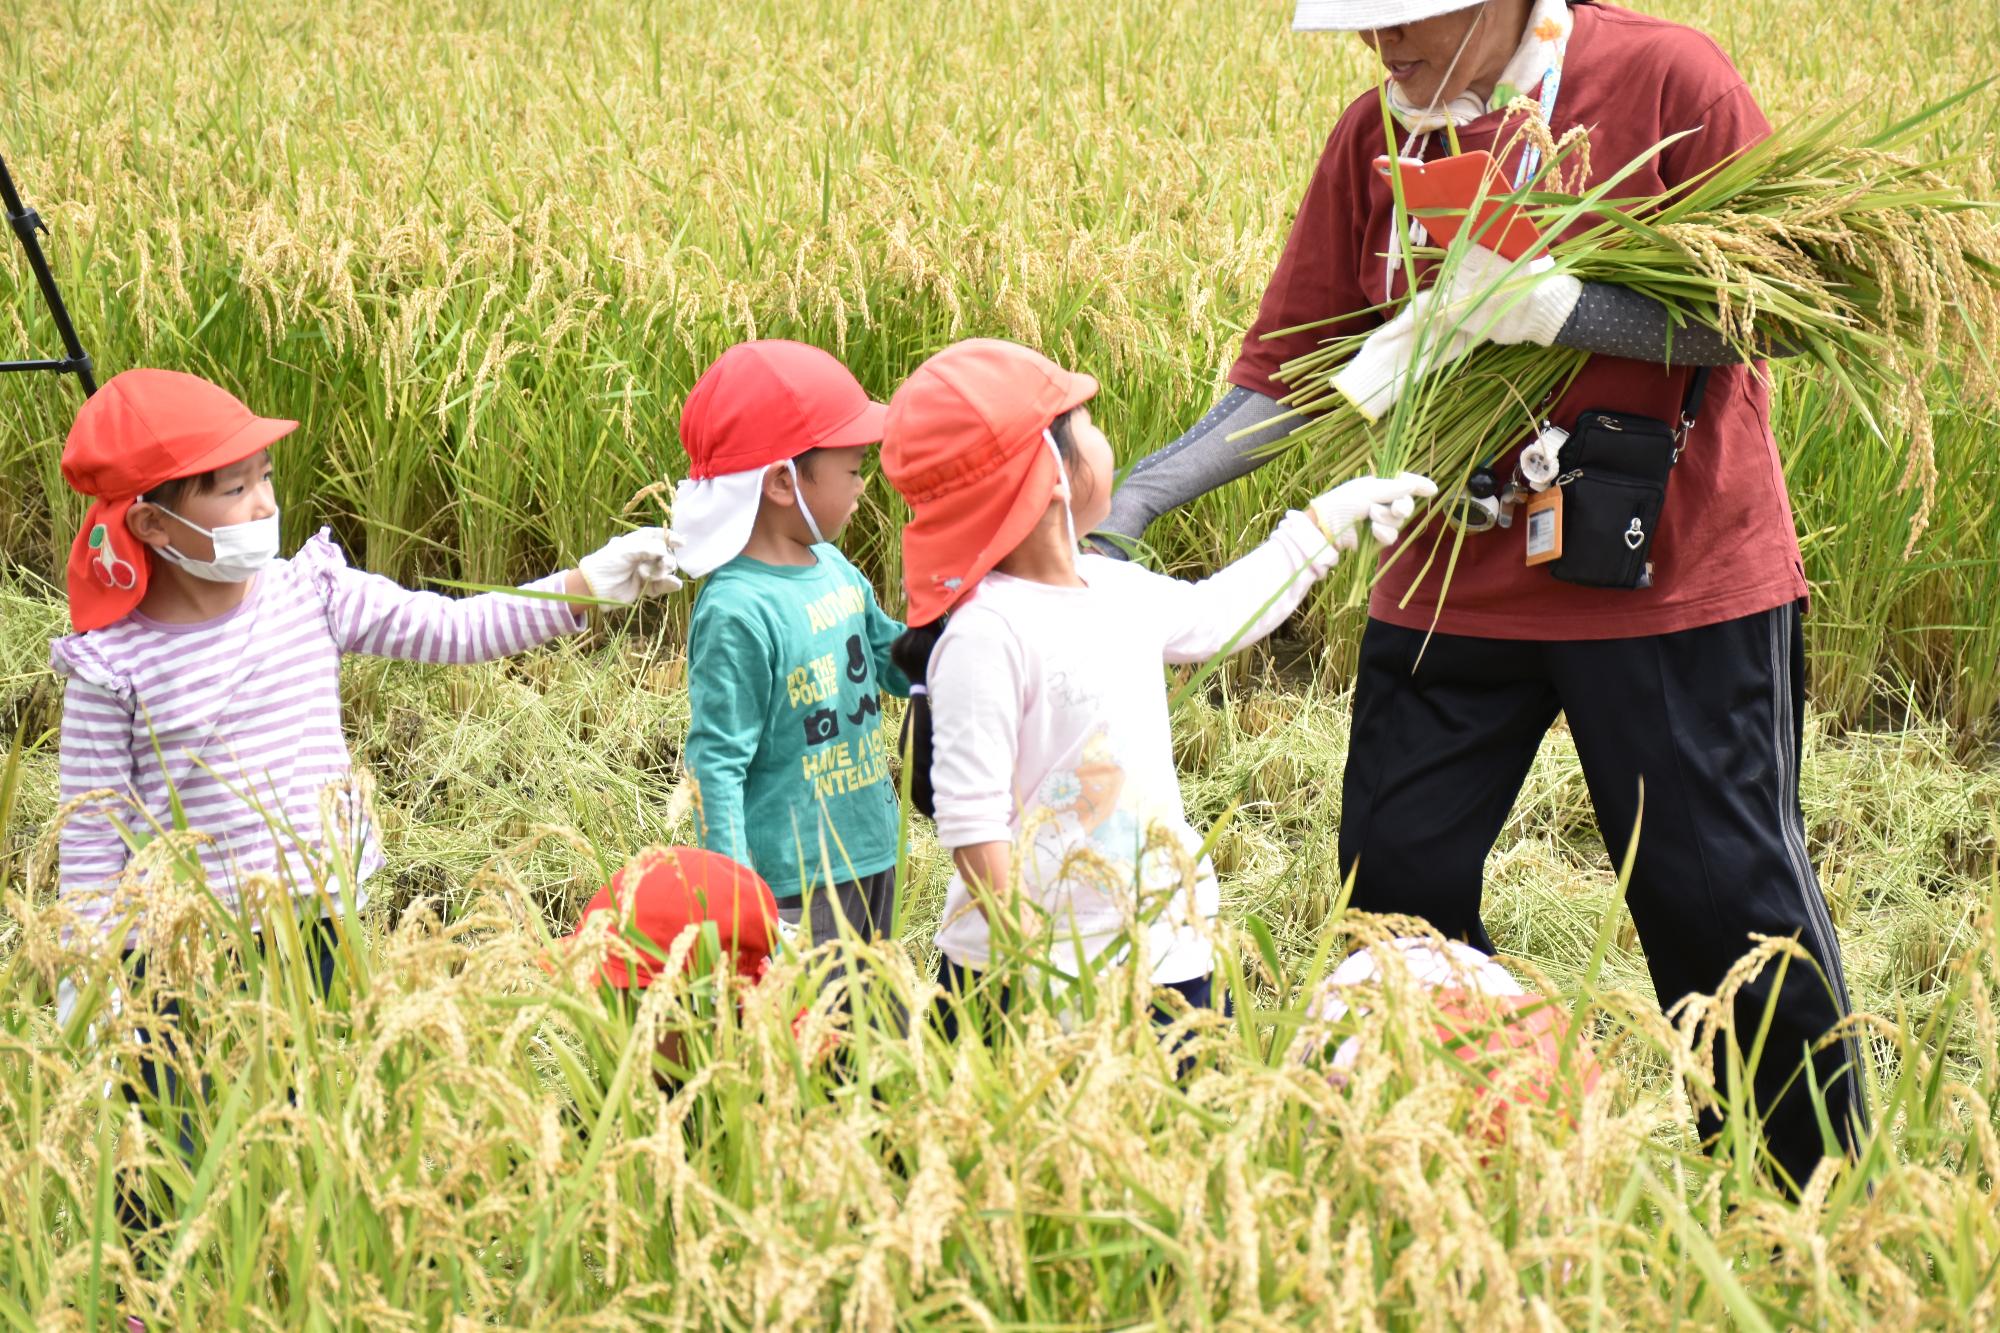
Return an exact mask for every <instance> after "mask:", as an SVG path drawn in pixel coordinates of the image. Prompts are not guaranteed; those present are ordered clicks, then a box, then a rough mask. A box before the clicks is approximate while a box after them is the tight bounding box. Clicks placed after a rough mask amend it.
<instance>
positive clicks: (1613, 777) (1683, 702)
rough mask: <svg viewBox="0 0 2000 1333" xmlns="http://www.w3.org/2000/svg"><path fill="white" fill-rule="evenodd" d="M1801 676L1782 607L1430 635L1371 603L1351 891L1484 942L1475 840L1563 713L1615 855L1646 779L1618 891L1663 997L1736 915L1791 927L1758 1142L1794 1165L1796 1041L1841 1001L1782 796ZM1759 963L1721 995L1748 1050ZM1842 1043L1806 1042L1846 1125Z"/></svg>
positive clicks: (1731, 933) (1351, 813)
mask: <svg viewBox="0 0 2000 1333" xmlns="http://www.w3.org/2000/svg"><path fill="white" fill-rule="evenodd" d="M1420 649H1421V653H1422V656H1421V659H1420V658H1419V650H1420ZM1804 682H1805V655H1804V650H1803V648H1802V646H1801V644H1800V642H1799V608H1798V607H1797V606H1783V607H1779V608H1778V609H1776V610H1773V611H1767V612H1763V613H1761V614H1758V615H1753V616H1745V617H1743V618H1742V619H1740V620H1732V621H1726V622H1724V623H1722V624H1719V625H1709V626H1704V627H1703V628H1700V629H1692V630H1683V631H1680V632H1678V633H1673V634H1660V635H1654V636H1650V637H1645V638H1634V639H1608V640H1599V641H1565V642H1555V643H1537V642H1526V641H1519V640H1502V639H1473V638H1462V637H1458V636H1453V635H1443V634H1440V635H1433V636H1431V637H1430V640H1429V643H1428V644H1426V643H1425V636H1424V634H1423V633H1422V632H1420V631H1416V630H1407V629H1401V628H1398V627H1396V626H1393V625H1388V624H1384V623H1382V622H1380V621H1372V620H1371V621H1370V622H1369V624H1368V629H1367V633H1366V634H1365V635H1364V636H1363V638H1362V641H1361V665H1360V674H1359V677H1358V680H1357V684H1356V688H1355V702H1354V731H1353V737H1352V741H1351V744H1350V747H1349V753H1348V761H1347V774H1346V779H1345V783H1344V785H1343V788H1342V796H1341V821H1340V861H1341V866H1342V867H1343V869H1344V870H1349V871H1351V872H1352V873H1353V874H1354V876H1355V888H1354V898H1353V905H1354V906H1355V907H1357V908H1360V909H1363V910H1366V911H1372V912H1404V913H1409V914H1411V915H1415V916H1421V917H1423V918H1425V919H1426V920H1428V921H1429V922H1430V923H1431V924H1432V925H1434V926H1435V927H1437V929H1438V930H1439V931H1440V932H1441V933H1443V934H1444V935H1446V936H1449V937H1452V938H1458V939H1463V940H1466V941H1467V942H1469V943H1471V944H1474V945H1477V946H1478V947H1480V948H1482V949H1490V948H1491V947H1492V946H1491V943H1490V942H1489V941H1488V939H1487V937H1486V930H1485V927H1484V926H1483V925H1482V924H1481V922H1480V917H1479V906H1480V890H1481V875H1482V871H1483V869H1484V866H1485V862H1486V855H1487V853H1488V852H1489V851H1490V850H1491V849H1492V846H1493V841H1494V839H1495V838H1497V837H1498V836H1499V834H1500V830H1501V828H1502V826H1503V825H1504V824H1505V823H1506V820H1507V816H1508V813H1509V812H1510V811H1511V810H1512V808H1513V805H1514V800H1515V797H1516V796H1517V795H1519V793H1520V789H1521V783H1522V781H1523V780H1524V779H1525V778H1526V776H1527V773H1528V767H1529V765H1530V763H1531V762H1532V761H1533V760H1534V757H1535V751H1536V750H1537V749H1538V748H1539V747H1540V745H1541V743H1542V737H1543V735H1544V734H1546V733H1547V731H1548V729H1549V726H1550V724H1552V723H1553V722H1554V721H1555V719H1556V716H1557V714H1558V713H1563V714H1566V715H1567V716H1568V718H1569V727H1570V732H1571V734H1572V735H1573V736H1574V737H1575V740H1576V748H1577V753H1578V755H1579V757H1580V758H1581V760H1582V763H1583V773H1584V778H1585V781H1586V782H1587V783H1588V784H1589V787H1590V796H1591V801H1592V803H1593V804H1594V805H1595V806H1596V808H1597V821H1598V827H1599V829H1600V830H1601V831H1602V832H1603V835H1604V841H1605V844H1606V846H1607V847H1609V848H1610V849H1611V856H1612V860H1613V862H1614V863H1617V862H1620V861H1622V860H1623V857H1624V852H1625V848H1626V845H1627V843H1628V842H1629V840H1630V838H1631V834H1632V828H1633V823H1634V821H1635V820H1637V819H1639V818H1640V815H1639V799H1640V789H1641V784H1642V783H1643V784H1644V791H1645V813H1644V818H1643V823H1642V827H1641V830H1640V836H1639V849H1638V856H1637V859H1636V862H1635V864H1634V865H1633V869H1632V877H1631V881H1630V883H1629V885H1628V888H1627V902H1628V903H1629V905H1630V907H1631V909H1632V917H1633V920H1634V922H1635V923H1636V924H1637V926H1638V929H1639V938H1640V942H1641V943H1642V944H1643V945H1644V947H1645V950H1646V960H1647V963H1648V965H1649V966H1650V968H1651V970H1652V974H1653V983H1654V986H1655V987H1656V988H1657V990H1658V991H1659V996H1660V1002H1661V1004H1662V1005H1671V1004H1672V1003H1673V1002H1674V1001H1675V1000H1677V999H1679V998H1680V997H1681V996H1683V995H1686V994H1688V993H1689V992H1692V991H1700V992H1712V991H1714V990H1715V989H1716V987H1717V985H1718V983H1720V982H1721V980H1722V977H1723V974H1724V973H1725V972H1727V971H1728V969H1729V967H1730V965H1731V964H1732V963H1734V962H1735V961H1736V960H1737V959H1738V958H1740V957H1741V956H1742V955H1743V954H1744V953H1745V952H1746V951H1747V950H1748V949H1749V948H1750V947H1751V940H1750V936H1751V935H1752V934H1753V933H1755V934H1764V935H1778V936H1793V937H1796V938H1797V939H1798V940H1799V941H1800V943H1802V944H1803V945H1804V946H1805V947H1806V948H1807V949H1808V950H1810V951H1811V953H1812V956H1813V958H1814V959H1815V960H1816V961H1817V962H1818V963H1819V966H1820V969H1821V971H1823V972H1824V973H1825V976H1824V978H1822V977H1821V976H1819V975H1816V974H1815V973H1814V972H1813V970H1812V969H1811V968H1808V967H1805V966H1804V965H1803V964H1800V963H1797V962H1794V963H1793V964H1792V965H1791V967H1790V969H1789V971H1788V973H1787V976H1786V978H1785V983H1784V988H1783V993H1782V995H1781V997H1780V999H1779V1002H1778V1005H1777V1010H1776V1014H1775V1016H1774V1018H1773V1020H1772V1025H1771V1031H1770V1035H1769V1037H1768V1039H1767V1041H1766V1049H1765V1052H1764V1056H1763V1059H1762V1061H1761V1063H1760V1066H1759V1068H1758V1071H1757V1078H1756V1093H1757V1102H1758V1106H1759V1108H1760V1110H1762V1111H1763V1112H1764V1114H1765V1115H1766V1117H1767V1119H1766V1126H1767V1135H1768V1141H1769V1143H1770V1147H1771V1151H1772V1153H1773V1155H1774V1156H1775V1157H1776V1158H1777V1160H1778V1162H1779V1163H1780V1164H1781V1165H1782V1166H1783V1167H1784V1168H1785V1170H1786V1171H1787V1172H1788V1173H1789V1174H1790V1175H1791V1176H1792V1178H1793V1180H1794V1181H1795V1182H1797V1183H1799V1184H1803V1183H1804V1181H1805V1178H1806V1176H1807V1175H1808V1174H1809V1173H1810V1172H1811V1170H1812V1168H1813V1166H1814V1164H1815V1163H1816V1162H1817V1161H1818V1159H1819V1157H1820V1156H1821V1137H1820V1133H1819V1129H1818V1126H1817V1124H1816V1121H1815V1118H1814V1113H1813V1108H1812V1101H1811V1095H1810V1093H1809V1092H1808V1090H1807V1089H1806V1087H1805V1080H1804V1078H1803V1077H1802V1075H1801V1062H1802V1060H1803V1052H1804V1050H1805V1049H1806V1047H1807V1046H1808V1045H1810V1044H1812V1043H1815V1042H1817V1041H1818V1039H1819V1038H1820V1037H1822V1036H1823V1035H1825V1033H1826V1032H1827V1031H1828V1030H1829V1029H1830V1028H1831V1027H1832V1026H1833V1025H1834V1024H1835V1023H1836V1022H1837V1021H1838V1020H1839V1019H1840V1018H1842V1017H1843V1016H1845V1015H1846V1013H1847V1012H1848V998H1847V982H1846V978H1845V976H1844V974H1843V973H1842V971H1841V962H1840V945H1839V942H1838V941H1837V940H1836V939H1835V938H1834V930H1833V921H1832V918H1831V917H1830V916H1829V915H1828V913H1827V909H1826V900H1825V899H1824V897H1823V896H1822V895H1821V893H1820V889H1819V883H1818V880H1817V879H1816V877H1815V875H1814V872H1813V867H1812V862H1811V860H1810V859H1809V858H1808V856H1807V853H1806V838H1805V821H1804V819H1803V817H1802V816H1801V814H1800V812H1799V746H1800V732H1801V728H1802V720H1801V708H1802V705H1803V702H1804V695H1805V684H1804ZM1774 970H1775V968H1773V969H1767V971H1766V975H1765V977H1764V978H1763V979H1761V980H1760V981H1759V983H1758V984H1756V985H1753V986H1750V987H1746V988H1745V990H1744V991H1743V992H1742V999H1741V1000H1740V1002H1739V1004H1738V1006H1737V1020H1738V1027H1739V1031H1740V1032H1742V1033H1743V1037H1742V1041H1743V1045H1744V1047H1745V1049H1746V1051H1747V1049H1748V1047H1749V1045H1750V1041H1751V1039H1752V1037H1753V1036H1754V1034H1755V1032H1756V1031H1757V1025H1758V1023H1759V1022H1760V1021H1761V1015H1762V1012H1763V1008H1764V1004H1765V1002H1766V1000H1767V999H1768V997H1769V995H1770V989H1771V988H1770V981H1771V974H1772V972H1773V971H1774ZM1858 1058H1859V1051H1858V1048H1857V1046H1856V1043H1854V1042H1852V1041H1847V1042H1842V1043H1838V1044H1835V1045H1833V1046H1830V1047H1829V1048H1827V1049H1826V1050H1823V1051H1821V1052H1820V1053H1819V1054H1818V1055H1817V1056H1815V1057H1814V1071H1815V1075H1816V1077H1817V1079H1818V1081H1819V1083H1820V1086H1821V1087H1822V1088H1823V1089H1824V1090H1825V1094H1826V1100H1827V1110H1828V1112H1829V1113H1830V1115H1831V1117H1832V1120H1833V1122H1834V1124H1835V1126H1836V1127H1837V1128H1838V1129H1839V1130H1840V1132H1841V1134H1842V1136H1843V1138H1844V1139H1845V1140H1846V1141H1847V1142H1849V1143H1851V1142H1852V1136H1853V1132H1854V1128H1855V1122H1857V1121H1863V1122H1864V1123H1865V1121H1864V1117H1865V1114H1866V1112H1865V1108H1864V1107H1863V1105H1862V1098H1861V1094H1860V1080H1859V1078H1858V1076H1857V1074H1856V1072H1855V1071H1856V1070H1857V1069H1858V1065H1857V1063H1856V1061H1858ZM1787 1084H1790V1085H1791V1086H1790V1088H1789V1090H1788V1091H1785V1092H1784V1093H1783V1094H1782V1095H1780V1089H1783V1088H1785V1087H1786V1085H1787ZM1714 1128H1715V1126H1714V1125H1713V1124H1708V1125H1705V1126H1704V1129H1705V1130H1707V1131H1711V1132H1712V1131H1713V1129H1714Z"/></svg>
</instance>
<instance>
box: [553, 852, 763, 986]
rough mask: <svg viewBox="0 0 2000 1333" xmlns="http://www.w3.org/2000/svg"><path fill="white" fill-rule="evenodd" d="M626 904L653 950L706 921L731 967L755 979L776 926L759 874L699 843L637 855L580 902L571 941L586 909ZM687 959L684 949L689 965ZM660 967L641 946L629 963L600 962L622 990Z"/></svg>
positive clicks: (619, 909)
mask: <svg viewBox="0 0 2000 1333" xmlns="http://www.w3.org/2000/svg"><path fill="white" fill-rule="evenodd" d="M628 907H629V909H630V911H631V914H632V927H633V929H635V930H637V931H638V932H639V935H640V936H641V937H642V938H643V939H645V940H648V941H650V942H651V944H652V946H653V949H654V950H655V951H656V952H658V953H660V954H665V953H667V952H668V951H670V950H671V949H672V948H673V947H674V941H675V940H677V939H679V938H680V935H681V932H682V931H684V930H686V929H687V928H688V927H689V926H691V925H698V924H700V923H701V922H704V921H713V922H714V923H715V932H716V936H717V938H718V939H719V940H720V942H721V944H722V948H723V951H724V952H726V953H729V954H732V955H734V957H735V962H736V970H737V972H738V973H739V974H741V975H743V976H746V977H750V976H755V975H756V974H757V970H758V969H759V968H760V967H761V966H762V965H763V963H764V961H765V960H766V959H767V958H769V957H770V956H771V943H772V940H773V939H774V937H775V936H776V935H777V931H778V901H777V899H776V898H775V897H773V896H772V894H771V886H770V885H768V884H766V883H765V882H764V879H763V876H761V875H759V874H758V873H757V872H756V871H754V870H752V869H750V868H749V867H747V866H741V865H738V864H737V863H736V862H734V861H732V860H730V859H729V858H728V857H726V856H721V855H718V854H717V853H715V852H711V851H705V850H703V849H702V848H699V847H649V848H647V849H646V850H645V851H643V852H640V853H639V854H638V855H637V856H635V857H633V858H632V860H631V862H630V863H629V864H627V865H626V867H625V868H624V869H623V870H620V871H619V872H618V873H617V874H616V875H613V876H612V877H611V883H610V884H609V885H608V886H607V887H605V888H602V889H599V890H598V891H597V895H596V896H595V897H593V898H592V899H591V900H590V901H589V902H588V903H587V904H585V905H584V909H583V916H582V918H581V919H579V920H578V922H577V930H576V931H572V932H570V938H571V939H575V938H576V935H577V931H581V930H582V929H583V924H584V922H586V921H588V920H590V915H591V913H593V912H616V913H621V914H622V913H623V912H624V911H626V910H627V908H628ZM619 919H620V920H622V919H623V918H622V916H621V917H620V918H619ZM614 929H616V927H615V926H614ZM693 963H694V956H693V955H692V954H690V955H689V956H688V965H689V966H692V965H693ZM659 970H660V962H659V960H658V959H655V958H652V957H650V956H648V955H647V954H646V952H645V951H644V950H641V951H640V954H639V959H638V961H637V962H636V963H635V964H634V965H632V966H631V967H630V968H628V967H627V966H626V962H625V960H624V959H623V958H620V957H617V956H616V955H613V956H610V957H607V958H606V959H605V960H604V980H605V981H606V982H608V983H609V984H611V985H613V986H617V987H619V988H621V989H630V988H633V987H638V988H642V989H643V988H644V987H646V986H650V985H652V983H653V978H654V977H655V976H656V975H658V973H659Z"/></svg>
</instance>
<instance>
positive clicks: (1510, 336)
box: [1333, 245, 1583, 421]
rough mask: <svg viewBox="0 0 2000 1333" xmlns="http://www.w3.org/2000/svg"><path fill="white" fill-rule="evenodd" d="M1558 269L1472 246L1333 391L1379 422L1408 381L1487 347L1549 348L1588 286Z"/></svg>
mask: <svg viewBox="0 0 2000 1333" xmlns="http://www.w3.org/2000/svg"><path fill="white" fill-rule="evenodd" d="M1554 263H1555V261H1553V260H1551V259H1550V258H1548V257H1547V256H1546V255H1544V256H1542V257H1541V258H1539V259H1534V260H1530V261H1528V262H1527V263H1520V264H1517V263H1515V262H1514V261H1513V260H1511V259H1505V258H1502V257H1501V256H1500V255H1498V254H1495V253H1494V252H1493V251H1491V250H1488V249H1487V248H1486V247H1485V246H1483V245H1475V246H1472V247H1471V248H1470V249H1468V250H1467V251H1466V252H1465V253H1464V254H1463V255H1461V256H1460V257H1459V259H1458V261H1457V263H1456V264H1455V265H1454V267H1453V268H1452V270H1451V272H1450V274H1448V275H1447V276H1446V277H1445V279H1444V280H1443V281H1442V282H1441V283H1440V284H1439V285H1438V286H1436V287H1431V288H1427V289H1425V290H1424V291H1421V292H1418V293H1417V294H1416V295H1415V296H1414V297H1412V298H1411V299H1410V302H1409V304H1408V305H1406V306H1404V307H1403V312H1402V313H1401V314H1399V315H1397V316H1396V317H1395V318H1394V319H1392V320H1390V321H1389V322H1388V323H1387V324H1384V325H1383V326H1382V327H1381V328H1379V329H1377V330H1375V332H1373V333H1371V334H1369V335H1368V339H1367V341H1365V342H1363V343H1362V344H1361V348H1360V350H1359V351H1357V352H1356V353H1355V354H1354V357H1353V359H1352V360H1350V361H1349V362H1348V363H1347V364H1346V365H1345V366H1343V367H1341V369H1340V372H1339V373H1338V374H1336V375H1335V376H1334V377H1333V387H1334V388H1336V389H1338V390H1340V392H1341V393H1342V394H1343V395H1344V396H1345V397H1346V398H1347V400H1348V401H1349V402H1350V403H1352V404H1354V406H1355V408H1356V410H1358V411H1359V412H1360V413H1361V415H1362V416H1364V417H1367V418H1368V419H1369V420H1370V421H1379V420H1381V418H1382V416H1383V414H1384V413H1386V412H1387V411H1388V410H1389V409H1390V408H1391V407H1394V406H1395V405H1396V400H1397V399H1398V398H1400V397H1402V396H1403V390H1404V389H1405V388H1407V387H1408V385H1409V383H1410V381H1412V380H1415V379H1419V378H1421V377H1422V376H1423V375H1425V374H1427V373H1429V372H1431V371H1434V370H1440V369H1442V368H1443V367H1445V366H1448V365H1450V364H1451V363H1452V362H1454V361H1457V360H1458V359H1459V358H1460V357H1462V356H1464V355H1465V354H1466V353H1467V352H1469V351H1471V350H1472V349H1473V348H1474V347H1476V346H1478V345H1479V344H1480V343H1482V342H1490V343H1497V344H1499V345H1500V346H1502V347H1510V346H1513V345H1515V344H1518V343H1533V344H1535V345H1536V346H1537V347H1547V346H1549V345H1551V344H1552V343H1554V342H1555V338H1556V335H1557V334H1558V333H1560V332H1562V326H1563V325H1564V324H1566V323H1568V322H1569V317H1570V314H1571V312H1573V311H1574V310H1575V309H1576V303H1577V301H1578V300H1579V299H1580V298H1581V297H1582V295H1583V283H1582V282H1580V281H1578V280H1577V279H1576V278H1574V277H1572V276H1571V275H1570V274H1567V273H1556V272H1552V271H1551V270H1552V269H1553V268H1554ZM1420 343H1421V360H1419V350H1420V349H1419V344H1420Z"/></svg>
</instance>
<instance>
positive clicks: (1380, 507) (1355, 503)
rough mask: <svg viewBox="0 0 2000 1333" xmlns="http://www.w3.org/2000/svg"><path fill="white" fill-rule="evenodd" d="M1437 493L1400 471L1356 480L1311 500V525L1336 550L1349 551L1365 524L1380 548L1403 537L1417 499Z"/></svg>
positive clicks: (1426, 480)
mask: <svg viewBox="0 0 2000 1333" xmlns="http://www.w3.org/2000/svg"><path fill="white" fill-rule="evenodd" d="M1437 493H1438V488H1437V483H1436V482H1434V481H1432V480H1431V479H1430V478H1429V477H1426V476H1423V475H1421V474H1420V473H1416V472H1399V473H1397V474H1396V475H1395V476H1393V477H1356V478H1355V479H1354V480H1353V481H1345V482H1342V483H1341V484H1340V485H1338V486H1336V487H1334V488H1333V489H1332V490H1330V491H1328V492H1327V493H1326V494H1325V495H1319V496H1315V497H1313V500H1312V503H1311V504H1310V505H1309V506H1308V507H1309V508H1310V509H1311V510H1312V516H1313V522H1315V523H1317V524H1319V530H1320V531H1321V532H1323V533H1325V534H1326V539H1327V540H1328V541H1329V542H1331V543H1333V546H1334V548H1335V549H1336V550H1341V551H1351V550H1353V549H1354V548H1355V547H1356V546H1357V545H1359V544H1360V541H1361V528H1362V527H1363V526H1364V525H1365V526H1366V527H1367V528H1368V530H1369V532H1370V533H1372V534H1373V535H1374V537H1375V540H1376V541H1377V542H1378V543H1380V544H1381V545H1383V546H1387V545H1388V544H1389V543H1391V542H1393V541H1395V540H1396V538H1397V537H1399V536H1401V535H1402V532H1403V524H1405V523H1407V522H1409V519H1410V515H1411V514H1414V513H1415V512H1416V511H1417V501H1418V500H1428V499H1430V498H1431V497H1432V496H1433V495H1436V494H1437Z"/></svg>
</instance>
